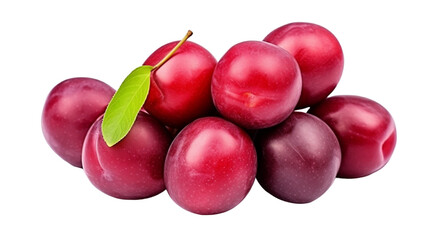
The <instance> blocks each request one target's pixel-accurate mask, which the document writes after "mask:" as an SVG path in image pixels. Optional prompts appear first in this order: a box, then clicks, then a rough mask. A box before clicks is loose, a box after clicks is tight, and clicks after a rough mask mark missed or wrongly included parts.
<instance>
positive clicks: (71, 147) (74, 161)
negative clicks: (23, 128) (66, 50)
mask: <svg viewBox="0 0 429 240" xmlns="http://www.w3.org/2000/svg"><path fill="white" fill-rule="evenodd" d="M114 93H115V90H114V89H113V88H112V87H110V86H109V85H107V84H106V83H103V82H101V81H99V80H96V79H93V78H70V79H67V80H64V81H62V82H61V83H59V84H57V85H56V86H55V87H54V88H53V89H52V90H51V92H50V93H49V95H48V97H47V99H46V101H45V105H44V107H43V112H42V131H43V135H44V136H45V139H46V141H47V142H48V144H49V146H51V148H52V149H53V150H54V151H55V152H56V153H57V154H58V155H59V156H60V157H61V158H63V159H64V160H65V161H67V162H68V163H70V164H71V165H73V166H75V167H82V157H81V156H82V145H83V141H84V139H85V136H86V133H87V132H88V129H89V128H90V127H91V125H92V124H93V123H94V122H95V120H96V119H97V118H98V117H99V116H100V115H101V114H103V113H104V111H105V110H106V107H107V105H108V104H109V102H110V100H111V98H112V97H113V94H114Z"/></svg>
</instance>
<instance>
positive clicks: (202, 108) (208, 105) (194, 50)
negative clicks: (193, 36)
mask: <svg viewBox="0 0 429 240" xmlns="http://www.w3.org/2000/svg"><path fill="white" fill-rule="evenodd" d="M177 43H178V42H171V43H168V44H166V45H164V46H162V47H160V48H159V49H157V50H156V51H155V52H153V53H152V54H151V55H150V56H149V57H148V58H147V59H146V61H145V62H144V63H143V65H151V66H154V65H156V64H157V63H158V62H159V61H160V60H161V59H163V58H164V57H165V56H166V55H167V54H168V53H169V52H170V51H171V50H172V49H173V48H174V47H175V46H176V44H177ZM216 63H217V61H216V59H215V58H214V57H213V55H212V54H211V53H210V52H209V51H207V50H206V49H205V48H203V47H202V46H200V45H198V44H196V43H194V42H191V41H186V42H185V43H184V44H183V45H182V46H181V47H180V48H179V49H178V50H177V51H176V52H175V53H174V55H173V56H172V57H171V58H170V59H169V60H168V61H167V62H166V63H165V64H163V65H162V66H161V67H160V68H158V69H157V70H155V71H153V72H152V74H151V79H150V81H151V85H150V89H149V94H148V97H147V100H146V102H145V104H144V108H145V109H146V110H147V111H148V112H149V113H150V114H151V115H152V116H154V117H156V118H157V119H159V120H160V121H161V122H163V123H164V124H165V125H167V126H170V127H174V128H181V127H184V126H185V125H186V124H188V123H190V122H191V121H193V120H194V119H196V118H198V117H202V116H206V115H208V114H210V113H211V112H212V111H213V110H214V107H213V102H212V99H211V93H210V82H211V78H212V74H213V70H214V68H215V66H216ZM190 106H192V107H190Z"/></svg>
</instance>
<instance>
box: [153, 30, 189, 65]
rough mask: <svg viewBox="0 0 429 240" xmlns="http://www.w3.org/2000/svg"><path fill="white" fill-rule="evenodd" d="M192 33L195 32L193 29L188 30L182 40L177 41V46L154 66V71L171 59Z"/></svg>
mask: <svg viewBox="0 0 429 240" xmlns="http://www.w3.org/2000/svg"><path fill="white" fill-rule="evenodd" d="M192 34H193V33H192V31H191V30H188V32H187V33H186V35H185V37H184V38H183V39H182V40H180V42H179V43H177V44H176V46H175V47H174V48H173V49H172V50H171V51H170V52H169V53H168V54H167V55H166V56H165V57H164V58H163V59H162V60H161V61H159V63H157V64H156V65H155V66H153V69H152V71H153V70H155V69H157V68H159V67H161V66H162V65H163V64H164V63H165V62H167V60H168V59H170V58H171V56H173V54H174V53H175V52H176V51H177V49H179V47H180V46H182V44H183V43H185V42H186V40H188V38H189V37H190V36H192Z"/></svg>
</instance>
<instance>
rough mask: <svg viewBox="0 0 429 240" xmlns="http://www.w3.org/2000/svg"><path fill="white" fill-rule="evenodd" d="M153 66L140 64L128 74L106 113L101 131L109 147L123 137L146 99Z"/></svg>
mask: <svg viewBox="0 0 429 240" xmlns="http://www.w3.org/2000/svg"><path fill="white" fill-rule="evenodd" d="M152 69H153V67H152V66H140V67H138V68H136V69H134V71H132V72H131V73H130V75H128V76H127V77H126V78H125V80H124V81H123V82H122V84H121V86H120V87H119V89H118V91H116V93H115V95H114V96H113V98H112V100H111V101H110V103H109V105H108V106H107V109H106V112H105V113H104V117H103V122H102V125H101V132H102V134H103V138H104V141H105V142H106V143H107V145H108V146H109V147H111V146H113V145H115V144H116V143H118V142H119V141H120V140H121V139H123V138H124V137H125V136H126V135H127V134H128V132H129V131H130V130H131V127H132V126H133V124H134V122H135V120H136V118H137V114H138V113H139V111H140V109H141V107H142V106H143V104H144V102H145V101H146V98H147V95H148V93H149V86H150V73H151V71H152Z"/></svg>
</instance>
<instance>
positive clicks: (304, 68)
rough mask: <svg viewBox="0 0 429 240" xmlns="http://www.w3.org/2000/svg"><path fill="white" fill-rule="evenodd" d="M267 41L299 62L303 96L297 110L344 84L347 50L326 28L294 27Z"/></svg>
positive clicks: (273, 34) (288, 26)
mask: <svg viewBox="0 0 429 240" xmlns="http://www.w3.org/2000/svg"><path fill="white" fill-rule="evenodd" d="M264 41H267V42H270V43H273V44H276V45H278V46H280V47H282V48H284V49H285V50H287V51H288V52H290V53H291V54H292V55H293V56H294V57H295V59H296V61H297V62H298V65H299V67H300V69H301V75H302V93H301V97H300V99H299V102H298V104H297V107H296V108H297V109H299V108H305V107H309V106H312V105H314V104H315V103H317V102H320V101H321V100H323V99H325V98H326V97H327V96H328V95H329V94H330V93H331V92H332V91H333V90H334V89H335V87H336V86H337V84H338V82H339V81H340V78H341V75H342V72H343V67H344V55H343V50H342V48H341V45H340V43H339V42H338V40H337V38H336V37H335V36H334V35H333V34H332V33H331V32H330V31H329V30H327V29H326V28H324V27H322V26H319V25H316V24H313V23H304V22H295V23H290V24H286V25H284V26H281V27H279V28H277V29H275V30H273V31H272V32H271V33H269V34H268V35H267V36H266V37H265V39H264Z"/></svg>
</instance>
